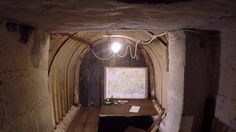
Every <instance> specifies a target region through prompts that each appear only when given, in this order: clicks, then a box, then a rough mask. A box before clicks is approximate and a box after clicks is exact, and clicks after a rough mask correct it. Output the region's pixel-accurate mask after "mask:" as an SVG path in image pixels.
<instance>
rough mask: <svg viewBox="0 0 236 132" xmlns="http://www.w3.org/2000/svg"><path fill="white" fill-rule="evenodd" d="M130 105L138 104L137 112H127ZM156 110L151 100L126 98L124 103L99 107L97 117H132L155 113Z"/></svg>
mask: <svg viewBox="0 0 236 132" xmlns="http://www.w3.org/2000/svg"><path fill="white" fill-rule="evenodd" d="M131 106H140V109H139V112H138V113H131V112H129V110H130V108H131ZM157 114H158V112H157V111H156V109H155V108H154V106H153V104H152V102H151V100H148V99H128V103H127V104H125V105H105V104H103V105H102V106H101V108H100V113H99V117H114V116H123V117H133V116H152V115H157Z"/></svg>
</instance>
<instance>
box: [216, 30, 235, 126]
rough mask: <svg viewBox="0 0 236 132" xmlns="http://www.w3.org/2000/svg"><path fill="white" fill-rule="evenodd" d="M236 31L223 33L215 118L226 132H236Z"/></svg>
mask: <svg viewBox="0 0 236 132" xmlns="http://www.w3.org/2000/svg"><path fill="white" fill-rule="evenodd" d="M235 34H236V31H235V30H233V31H230V32H222V36H221V57H220V61H221V63H220V81H219V90H218V93H217V102H216V110H215V116H216V118H217V119H219V121H221V122H222V123H223V124H224V125H226V126H224V127H225V128H224V129H225V130H228V131H236V96H235V95H236V51H235V49H236V44H235V42H236V35H235Z"/></svg>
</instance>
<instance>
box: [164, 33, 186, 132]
mask: <svg viewBox="0 0 236 132" xmlns="http://www.w3.org/2000/svg"><path fill="white" fill-rule="evenodd" d="M174 36H175V37H174ZM169 63H170V64H169V79H170V80H169V93H168V95H169V96H168V111H167V117H166V130H163V131H165V132H178V131H179V130H180V122H181V119H182V113H183V100H184V67H185V34H184V32H178V33H171V34H170V37H169Z"/></svg>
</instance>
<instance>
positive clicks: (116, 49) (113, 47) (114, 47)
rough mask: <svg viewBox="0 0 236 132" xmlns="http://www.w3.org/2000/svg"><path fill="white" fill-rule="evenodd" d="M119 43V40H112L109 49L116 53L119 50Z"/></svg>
mask: <svg viewBox="0 0 236 132" xmlns="http://www.w3.org/2000/svg"><path fill="white" fill-rule="evenodd" d="M120 48H121V44H120V43H119V42H114V43H113V44H112V46H111V49H112V51H113V52H114V53H118V52H119V51H120Z"/></svg>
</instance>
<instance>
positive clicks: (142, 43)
mask: <svg viewBox="0 0 236 132" xmlns="http://www.w3.org/2000/svg"><path fill="white" fill-rule="evenodd" d="M165 34H166V32H164V33H161V34H159V35H154V36H153V37H152V38H151V39H150V40H148V41H147V42H142V41H140V40H137V41H136V43H135V47H134V53H133V52H132V47H131V46H130V45H128V46H127V47H126V49H125V53H124V54H123V55H121V54H119V52H118V53H113V54H112V55H111V56H110V57H107V58H102V57H99V56H98V55H96V53H95V52H94V51H93V49H91V50H92V53H93V54H94V56H95V57H97V58H98V59H100V60H109V59H112V58H113V57H114V56H115V55H117V56H118V57H125V56H126V55H127V54H128V51H129V53H130V57H131V58H132V59H135V58H136V56H137V49H138V44H140V45H148V44H150V43H151V42H152V41H153V40H155V39H156V38H157V37H161V36H163V35H165Z"/></svg>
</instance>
